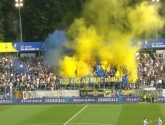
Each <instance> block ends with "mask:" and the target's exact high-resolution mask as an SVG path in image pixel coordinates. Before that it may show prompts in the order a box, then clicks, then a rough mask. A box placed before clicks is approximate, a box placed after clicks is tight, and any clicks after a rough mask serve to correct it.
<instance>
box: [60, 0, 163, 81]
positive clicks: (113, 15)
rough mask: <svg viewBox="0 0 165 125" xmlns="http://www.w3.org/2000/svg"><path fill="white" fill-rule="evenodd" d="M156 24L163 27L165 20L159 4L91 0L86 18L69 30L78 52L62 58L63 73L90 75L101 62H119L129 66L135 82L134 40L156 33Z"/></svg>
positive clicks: (83, 13) (118, 63) (118, 64)
mask: <svg viewBox="0 0 165 125" xmlns="http://www.w3.org/2000/svg"><path fill="white" fill-rule="evenodd" d="M155 24H159V25H157V28H158V29H161V28H162V27H163V19H161V17H159V16H158V14H157V10H156V9H155V6H154V5H151V4H148V3H147V2H142V3H140V4H136V5H133V6H130V4H129V0H88V1H87V2H86V3H85V5H84V9H83V12H82V17H81V18H79V19H75V21H74V23H73V24H72V25H71V26H70V28H69V30H68V31H67V36H68V38H69V39H71V40H70V41H67V42H66V44H65V45H66V46H67V47H69V48H70V49H73V50H74V51H75V54H74V55H73V56H64V58H63V59H60V62H59V65H60V67H61V70H60V75H61V76H63V77H74V76H79V77H82V76H88V75H89V74H90V73H91V70H92V69H91V67H92V66H94V65H95V63H96V62H98V61H99V62H101V64H102V66H103V67H104V68H106V67H108V66H109V67H110V66H112V65H115V66H116V68H117V70H118V71H120V68H121V67H123V66H126V69H127V71H128V72H129V74H130V77H129V80H130V81H132V80H133V81H135V80H136V79H137V64H136V58H135V53H136V51H138V49H139V48H138V47H132V46H131V41H132V40H133V39H137V38H138V37H139V36H141V35H143V36H144V35H146V36H150V35H151V34H152V33H153V32H155V26H154V25H155ZM71 41H72V42H71ZM75 71H76V73H75Z"/></svg>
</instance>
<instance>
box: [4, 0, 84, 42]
mask: <svg viewBox="0 0 165 125" xmlns="http://www.w3.org/2000/svg"><path fill="white" fill-rule="evenodd" d="M13 1H14V0H13ZM14 4H15V3H13V2H10V1H6V5H7V6H8V7H7V8H6V7H4V12H5V20H6V21H5V23H4V25H5V40H7V41H18V40H19V15H18V8H15V7H14ZM81 8H82V0H24V6H23V7H22V8H21V17H22V31H23V41H43V40H45V38H47V36H48V34H49V33H52V32H53V31H54V30H56V29H62V30H65V28H66V27H68V25H70V24H71V23H72V22H73V20H74V18H75V17H76V16H78V15H79V14H80V12H81Z"/></svg>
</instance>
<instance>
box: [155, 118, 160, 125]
mask: <svg viewBox="0 0 165 125" xmlns="http://www.w3.org/2000/svg"><path fill="white" fill-rule="evenodd" d="M154 121H156V122H157V125H162V120H161V119H160V117H158V119H157V120H154Z"/></svg>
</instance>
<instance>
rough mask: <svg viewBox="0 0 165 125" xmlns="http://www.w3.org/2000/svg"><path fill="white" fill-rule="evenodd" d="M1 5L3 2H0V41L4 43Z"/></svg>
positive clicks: (2, 0)
mask: <svg viewBox="0 0 165 125" xmlns="http://www.w3.org/2000/svg"><path fill="white" fill-rule="evenodd" d="M3 5H4V0H1V1H0V41H4V28H3V22H4V16H3V12H2V6H3Z"/></svg>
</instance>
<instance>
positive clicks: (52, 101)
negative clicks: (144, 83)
mask: <svg viewBox="0 0 165 125" xmlns="http://www.w3.org/2000/svg"><path fill="white" fill-rule="evenodd" d="M120 102H121V103H130V102H134V103H135V102H139V97H129V96H128V97H114V98H113V97H102V98H98V97H93V98H86V97H79V98H35V99H34V98H32V99H0V104H58V103H65V104H67V103H120Z"/></svg>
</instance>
